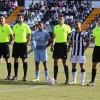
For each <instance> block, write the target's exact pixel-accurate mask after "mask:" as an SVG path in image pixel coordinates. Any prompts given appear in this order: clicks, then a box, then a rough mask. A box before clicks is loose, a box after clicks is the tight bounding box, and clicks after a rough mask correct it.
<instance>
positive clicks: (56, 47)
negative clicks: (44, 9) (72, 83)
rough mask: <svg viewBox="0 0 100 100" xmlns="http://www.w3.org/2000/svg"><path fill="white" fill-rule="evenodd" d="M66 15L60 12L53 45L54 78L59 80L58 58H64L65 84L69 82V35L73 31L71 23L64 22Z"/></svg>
mask: <svg viewBox="0 0 100 100" xmlns="http://www.w3.org/2000/svg"><path fill="white" fill-rule="evenodd" d="M64 21H65V19H64V15H63V14H60V15H59V16H58V22H59V24H58V25H55V26H54V34H53V42H52V45H51V51H53V59H54V79H55V80H56V82H57V73H58V60H59V59H62V63H63V66H64V72H65V76H66V81H65V84H69V71H68V65H67V62H66V59H67V45H66V42H67V37H68V36H69V34H70V33H71V28H70V26H69V25H66V24H64Z"/></svg>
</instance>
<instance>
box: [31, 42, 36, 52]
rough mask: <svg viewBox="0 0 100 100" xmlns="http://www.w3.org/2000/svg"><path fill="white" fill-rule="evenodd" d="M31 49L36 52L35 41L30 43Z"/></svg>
mask: <svg viewBox="0 0 100 100" xmlns="http://www.w3.org/2000/svg"><path fill="white" fill-rule="evenodd" d="M30 45H31V49H32V50H34V49H35V48H36V43H35V41H30Z"/></svg>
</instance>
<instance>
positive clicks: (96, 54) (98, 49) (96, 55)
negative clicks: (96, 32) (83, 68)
mask: <svg viewBox="0 0 100 100" xmlns="http://www.w3.org/2000/svg"><path fill="white" fill-rule="evenodd" d="M92 62H100V46H95V47H94V50H93V54H92Z"/></svg>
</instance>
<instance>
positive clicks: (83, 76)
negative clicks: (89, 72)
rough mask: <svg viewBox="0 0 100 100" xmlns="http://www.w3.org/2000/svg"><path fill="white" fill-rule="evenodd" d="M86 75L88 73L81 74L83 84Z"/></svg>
mask: <svg viewBox="0 0 100 100" xmlns="http://www.w3.org/2000/svg"><path fill="white" fill-rule="evenodd" d="M85 74H86V72H81V82H84V80H85Z"/></svg>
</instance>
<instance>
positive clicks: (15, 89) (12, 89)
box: [0, 85, 47, 93]
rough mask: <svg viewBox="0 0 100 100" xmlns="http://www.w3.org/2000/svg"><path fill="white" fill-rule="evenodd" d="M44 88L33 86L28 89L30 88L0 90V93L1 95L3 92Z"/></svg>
mask: <svg viewBox="0 0 100 100" xmlns="http://www.w3.org/2000/svg"><path fill="white" fill-rule="evenodd" d="M46 86H47V85H42V86H35V87H30V88H19V89H12V90H1V91H0V93H3V92H14V91H22V90H31V89H36V88H42V87H46Z"/></svg>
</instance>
